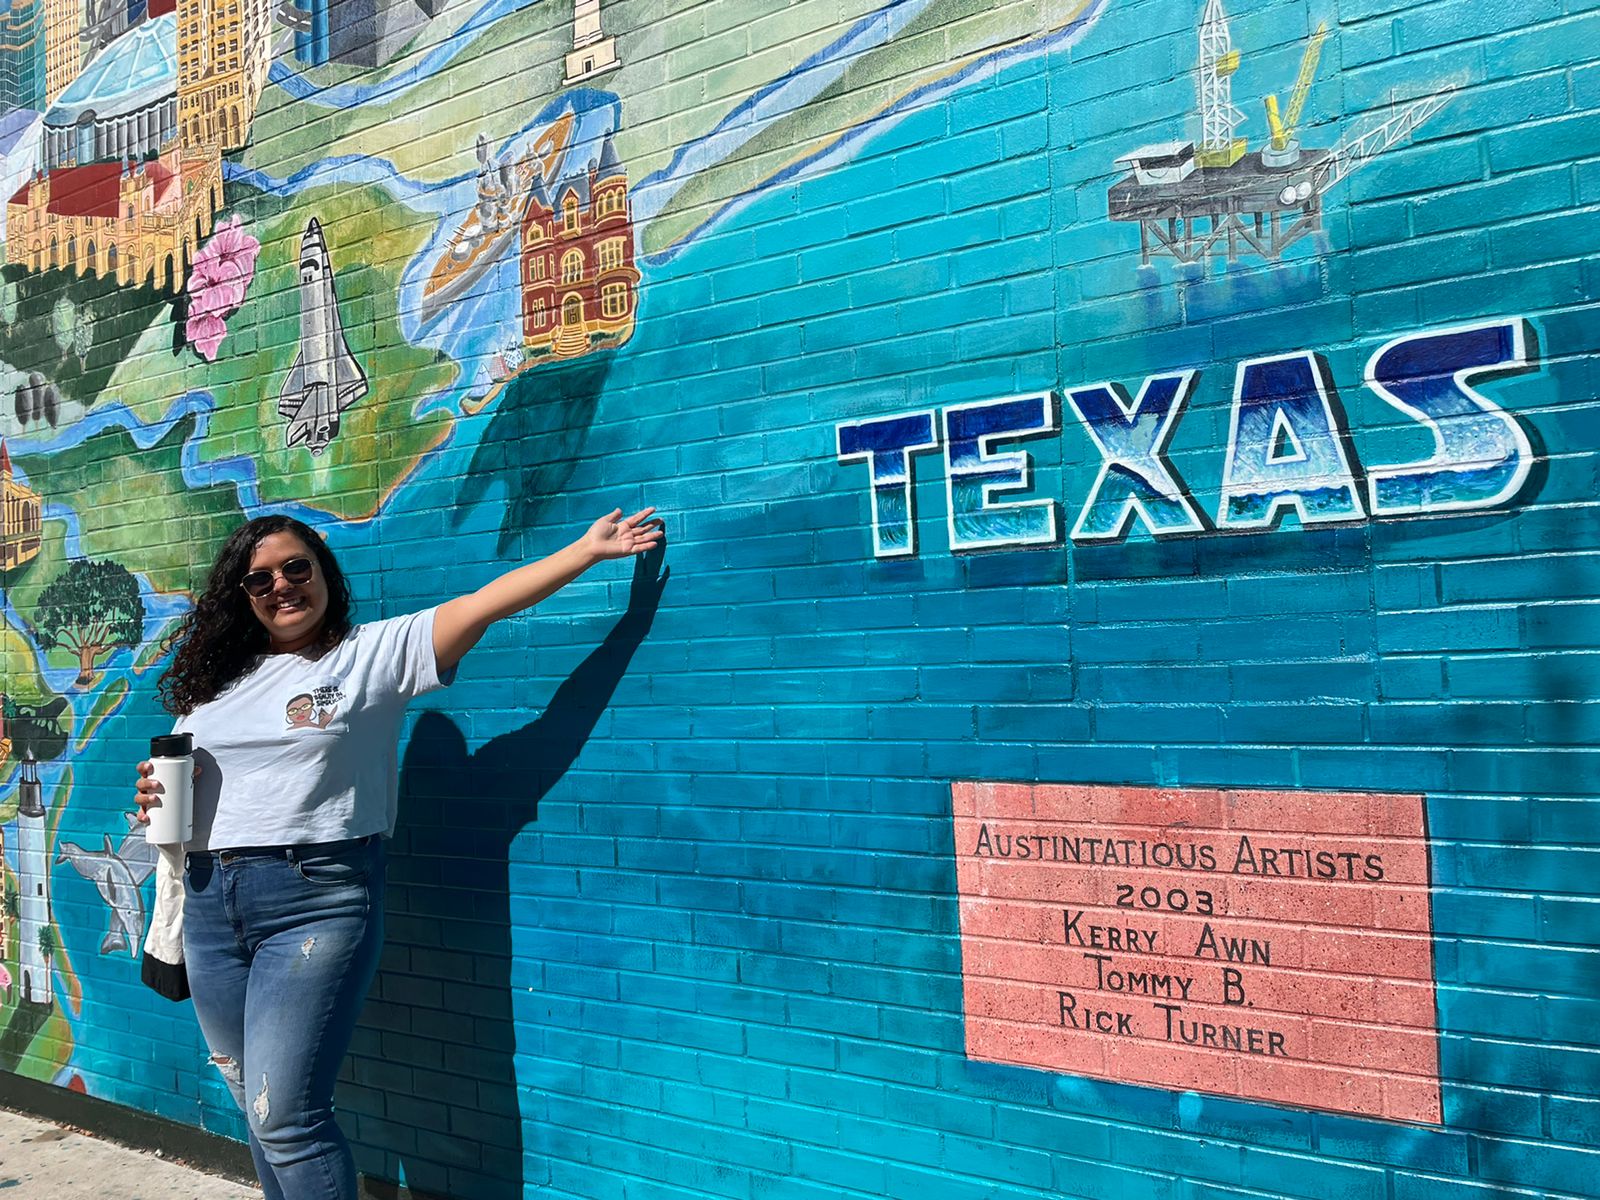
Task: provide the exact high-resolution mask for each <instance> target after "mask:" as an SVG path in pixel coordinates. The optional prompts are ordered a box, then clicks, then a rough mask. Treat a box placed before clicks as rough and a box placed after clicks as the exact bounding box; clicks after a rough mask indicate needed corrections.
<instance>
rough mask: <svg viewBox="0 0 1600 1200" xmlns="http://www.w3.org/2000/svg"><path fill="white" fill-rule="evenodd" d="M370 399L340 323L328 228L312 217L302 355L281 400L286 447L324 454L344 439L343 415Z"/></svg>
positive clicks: (304, 250) (303, 268) (305, 243)
mask: <svg viewBox="0 0 1600 1200" xmlns="http://www.w3.org/2000/svg"><path fill="white" fill-rule="evenodd" d="M366 394H367V377H366V375H365V374H364V373H363V372H362V370H361V367H360V365H359V364H358V363H357V362H356V360H355V358H354V356H353V355H351V353H350V347H349V346H348V345H347V344H346V343H345V340H344V328H343V326H341V325H340V323H339V298H338V296H336V295H335V294H334V290H333V266H332V264H331V263H330V262H329V261H328V243H327V242H326V241H325V240H324V239H323V236H322V226H321V225H320V224H318V223H317V219H316V218H315V217H312V218H311V220H310V221H308V222H307V223H306V232H305V236H304V237H302V238H301V239H300V352H299V354H297V355H296V356H295V360H294V366H292V367H290V368H289V377H288V378H287V379H285V380H284V381H283V391H282V392H281V393H280V394H279V396H278V415H279V416H280V417H283V418H284V419H285V420H287V421H288V422H289V428H288V430H287V431H286V433H285V434H284V445H285V446H294V445H298V444H300V443H304V444H305V447H306V449H308V450H310V451H311V453H312V454H321V453H322V452H323V451H324V450H325V449H327V447H328V443H329V442H331V441H333V439H334V438H335V437H337V436H338V433H339V414H340V413H342V412H343V411H344V410H345V409H347V408H349V407H350V406H351V405H352V404H354V403H355V402H356V401H357V400H359V399H361V397H363V396H365V395H366Z"/></svg>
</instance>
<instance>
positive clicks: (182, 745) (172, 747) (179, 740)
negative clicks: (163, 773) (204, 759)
mask: <svg viewBox="0 0 1600 1200" xmlns="http://www.w3.org/2000/svg"><path fill="white" fill-rule="evenodd" d="M193 753H194V734H192V733H164V734H162V735H161V736H160V737H153V738H151V739H150V757H151V758H187V757H189V755H191V754H193Z"/></svg>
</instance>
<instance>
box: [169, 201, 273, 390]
mask: <svg viewBox="0 0 1600 1200" xmlns="http://www.w3.org/2000/svg"><path fill="white" fill-rule="evenodd" d="M241 225H242V222H241V221H240V219H239V218H238V217H234V218H233V219H232V220H230V221H224V222H223V223H222V224H221V225H218V226H217V228H216V231H215V232H213V233H212V235H211V240H210V241H208V242H207V243H206V244H205V245H204V246H202V247H201V248H200V253H199V254H197V255H195V259H194V263H193V264H192V265H191V266H190V268H189V285H188V292H189V315H188V319H187V320H185V322H184V326H183V335H184V339H185V340H186V341H188V343H189V344H190V345H191V346H193V347H194V348H195V350H196V352H198V353H199V354H200V356H201V357H202V358H204V359H205V360H206V361H207V362H215V361H216V359H217V350H218V349H219V348H220V347H221V345H222V338H223V335H225V334H226V333H227V332H228V326H227V318H228V317H229V316H231V315H232V314H233V313H234V312H235V311H236V310H237V309H238V308H239V306H240V305H241V304H243V303H244V294H245V291H246V289H248V288H249V286H250V281H251V280H252V279H254V278H255V274H256V256H257V255H258V254H260V253H261V243H260V242H258V241H256V239H255V238H253V237H251V236H250V235H249V234H248V233H246V232H244V230H243V229H242V228H241Z"/></svg>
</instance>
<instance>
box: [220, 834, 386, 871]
mask: <svg viewBox="0 0 1600 1200" xmlns="http://www.w3.org/2000/svg"><path fill="white" fill-rule="evenodd" d="M377 839H378V835H377V834H375V833H369V834H367V836H366V837H359V838H346V839H345V840H344V841H340V842H306V843H304V844H302V845H299V846H229V847H228V848H227V849H225V850H191V851H189V856H188V859H189V861H190V862H209V863H221V864H223V865H226V864H228V863H231V862H234V861H236V860H238V859H241V858H286V859H288V860H289V861H290V862H294V861H295V860H296V859H298V858H310V857H317V856H321V855H325V854H342V853H345V852H347V851H350V850H359V849H360V848H361V847H363V846H370V845H371V844H372V843H373V842H375V841H376V840H377Z"/></svg>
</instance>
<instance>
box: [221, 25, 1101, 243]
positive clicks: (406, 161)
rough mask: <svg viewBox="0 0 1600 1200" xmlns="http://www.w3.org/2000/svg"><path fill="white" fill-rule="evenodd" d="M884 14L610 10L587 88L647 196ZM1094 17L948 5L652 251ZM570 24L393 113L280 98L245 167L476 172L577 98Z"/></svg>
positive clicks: (507, 33)
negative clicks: (496, 146)
mask: <svg viewBox="0 0 1600 1200" xmlns="http://www.w3.org/2000/svg"><path fill="white" fill-rule="evenodd" d="M881 7H882V5H881V2H880V0H844V2H843V3H840V2H838V0H798V2H797V3H792V4H789V5H787V6H785V7H783V8H781V9H774V10H773V11H769V12H764V13H760V14H759V15H757V16H755V17H752V16H751V13H750V6H749V4H748V0H669V3H667V4H665V5H658V6H656V7H655V8H654V9H653V10H652V11H651V12H650V13H649V14H648V16H646V14H643V13H641V12H640V11H639V9H638V7H637V6H635V5H629V4H625V3H623V4H614V5H609V6H607V13H606V17H605V29H606V32H607V33H609V34H611V35H612V36H614V37H615V38H616V46H617V56H618V58H619V59H620V60H621V64H622V65H621V66H620V67H619V68H617V69H616V70H614V71H611V72H609V73H607V74H605V75H602V76H600V77H598V78H597V79H594V80H592V81H588V82H587V83H586V84H585V86H591V87H597V88H601V89H603V90H607V91H611V92H614V93H616V95H617V97H618V99H619V100H620V101H621V105H622V113H623V119H622V122H621V129H620V130H619V132H618V135H617V150H618V153H619V155H620V156H621V158H622V160H623V162H624V163H625V164H626V165H627V167H628V171H629V174H630V176H631V177H632V178H633V179H634V180H635V181H636V182H637V181H638V180H640V179H643V178H645V177H646V176H648V175H650V174H651V173H653V172H656V171H659V170H661V169H663V168H665V167H666V166H667V165H668V164H669V163H670V162H671V160H672V157H673V155H674V154H675V153H677V151H678V150H679V149H680V148H681V147H683V146H684V145H685V144H687V143H689V142H691V141H693V140H695V139H696V138H699V137H702V136H704V135H705V134H707V133H709V132H710V131H711V129H713V128H714V127H715V126H716V125H717V123H718V122H720V121H721V120H722V119H723V118H724V117H726V116H727V115H728V114H729V113H730V112H731V111H732V110H733V109H734V108H735V107H737V106H738V105H739V104H740V103H741V102H743V101H744V100H746V99H748V98H749V96H751V95H752V94H753V93H754V92H756V91H757V90H759V89H760V88H762V87H765V86H767V85H769V84H772V83H774V82H775V81H777V80H780V79H782V78H783V77H784V76H786V75H788V74H790V73H791V72H793V71H794V70H795V69H796V68H797V67H799V66H800V64H801V63H803V62H804V61H805V60H806V59H808V58H809V57H811V56H812V55H814V54H816V53H817V52H818V51H820V50H822V49H824V48H825V47H827V46H828V45H830V44H831V43H833V42H835V41H837V40H838V39H839V38H840V37H841V36H842V35H843V34H844V33H845V31H846V30H847V29H849V28H850V27H851V26H852V25H853V24H854V23H856V22H857V21H859V20H861V19H862V18H863V17H865V16H867V15H869V14H870V13H873V12H876V11H877V10H878V9H879V8H881ZM1085 7H1086V0H1002V2H999V3H997V2H995V0H933V2H932V3H931V4H929V5H928V7H927V8H926V9H925V10H924V11H923V12H922V13H920V14H919V15H918V16H917V17H916V18H915V19H914V20H912V21H910V22H908V24H907V25H906V26H905V27H904V28H903V29H901V30H899V31H898V32H897V33H896V35H895V37H894V38H893V40H891V41H889V42H888V43H887V44H885V45H882V46H879V47H877V48H875V49H871V50H867V51H864V52H861V53H859V54H857V55H856V56H855V57H853V58H852V59H851V60H850V62H849V65H848V67H847V68H846V69H845V71H844V73H843V74H842V76H841V77H840V78H839V79H838V80H836V81H834V82H833V83H832V84H831V85H829V86H828V87H827V88H826V89H824V90H823V91H822V92H821V93H820V94H819V95H817V96H816V97H814V98H811V99H809V100H808V101H807V102H806V103H805V104H804V105H801V106H799V107H796V108H795V109H793V110H792V111H790V112H789V113H787V114H786V115H785V116H784V117H783V118H781V119H780V120H778V121H776V122H774V123H773V124H772V125H771V126H769V127H768V128H767V129H766V130H764V131H763V132H762V134H761V135H759V136H758V137H756V138H754V139H752V140H751V141H750V142H748V143H746V144H744V145H743V146H740V147H738V148H737V149H735V150H733V151H731V152H730V153H729V154H728V155H727V156H726V157H725V158H724V159H723V160H721V161H720V162H717V163H714V164H711V165H710V166H708V167H706V168H704V169H703V170H701V171H700V172H699V173H698V174H697V175H696V177H695V178H694V180H693V181H692V182H691V183H690V184H689V185H688V186H686V187H685V188H683V189H682V190H681V191H679V192H678V193H677V194H675V195H674V196H673V197H671V198H670V199H669V200H668V202H667V205H666V207H665V208H664V209H663V210H662V211H661V212H660V213H658V214H655V215H654V216H653V218H652V220H651V221H650V223H649V224H648V225H647V226H646V227H645V229H644V231H643V248H644V249H645V250H646V251H647V252H654V251H658V250H661V249H663V248H665V247H666V246H668V245H671V244H672V243H673V242H675V241H677V240H678V239H679V238H681V237H683V236H684V235H685V234H687V233H689V232H691V231H692V230H694V229H695V228H697V227H698V226H699V225H700V224H702V223H703V222H704V221H705V220H706V219H707V218H708V217H709V216H711V215H712V214H713V213H714V212H715V211H716V209H717V208H719V207H720V206H721V205H722V204H723V203H725V202H726V201H728V200H729V199H731V198H733V197H734V196H738V195H740V194H742V193H744V192H747V191H749V190H751V189H752V188H754V187H755V186H757V185H758V184H759V183H761V182H762V181H763V180H765V179H768V178H770V177H771V176H772V175H773V174H774V173H775V172H777V171H779V170H781V169H782V168H784V167H786V166H788V165H790V164H792V163H794V162H796V161H798V160H800V159H802V158H805V157H807V156H809V155H810V154H812V153H814V152H816V151H817V150H819V149H821V148H823V147H825V146H826V145H827V144H828V143H829V142H831V141H832V140H833V139H835V138H837V137H838V136H839V134H841V133H842V132H844V131H846V130H848V129H851V128H853V127H854V126H855V125H857V124H859V123H860V122H861V121H862V120H864V119H866V118H867V117H869V116H870V115H872V114H873V113H875V112H878V111H881V110H882V109H883V108H885V107H886V106H887V105H889V104H891V103H893V102H895V101H897V100H899V99H900V98H902V97H903V96H905V95H906V94H908V93H909V92H911V91H913V90H914V89H916V88H917V87H920V86H922V85H924V84H926V83H928V82H929V81H931V80H933V79H936V78H938V77H939V76H941V75H944V74H948V73H949V72H951V71H954V70H957V69H959V68H960V67H961V66H962V65H964V64H965V63H966V62H969V61H970V60H971V59H973V58H974V57H976V56H979V55H982V54H984V53H987V52H990V51H993V50H995V49H997V48H999V47H1002V46H1006V45H1010V44H1014V43H1017V42H1020V41H1024V40H1027V39H1029V38H1035V37H1040V36H1042V35H1044V34H1046V33H1048V32H1050V31H1052V30H1055V29H1059V28H1061V27H1063V26H1064V25H1066V24H1067V23H1068V22H1069V21H1071V20H1072V19H1074V18H1075V17H1077V16H1078V15H1079V14H1081V12H1082V11H1083V10H1084V8H1085ZM660 9H664V10H665V11H659V10H660ZM567 12H568V10H567V9H566V8H565V7H564V6H562V5H552V4H535V5H532V6H531V7H529V8H525V9H522V10H520V11H518V12H515V13H512V14H510V15H509V16H507V17H504V18H502V19H501V20H500V21H498V22H496V23H495V24H494V25H493V26H491V27H489V28H488V29H487V30H484V31H481V32H480V33H479V34H478V35H477V36H476V38H475V40H474V41H473V43H472V44H471V45H470V46H469V47H468V48H467V49H466V50H464V51H462V52H461V54H459V55H458V56H457V57H456V58H455V59H454V60H453V61H452V62H451V63H449V64H448V65H447V66H446V67H445V68H444V69H443V70H441V71H438V72H437V73H435V74H434V75H432V76H430V77H429V78H428V79H427V80H425V81H423V82H421V83H419V84H417V85H415V86H414V87H412V88H411V89H409V90H406V91H402V92H400V93H399V94H397V95H396V96H395V98H394V99H393V100H391V101H389V102H388V103H386V104H367V105H362V106H361V107H359V108H357V109H352V110H344V109H321V108H316V107H315V106H313V105H312V104H311V103H310V102H305V103H301V102H297V101H294V100H291V99H290V98H289V96H288V95H287V94H286V93H285V92H283V91H282V90H281V89H269V90H268V92H267V94H266V95H265V96H264V97H263V101H262V104H261V107H260V108H259V109H258V110H257V114H256V120H255V124H254V126H253V129H252V144H251V146H250V147H249V148H248V149H247V151H246V152H245V161H246V163H247V164H248V165H250V166H254V167H258V168H260V169H262V170H265V171H268V172H270V173H272V174H274V175H276V176H279V177H284V176H287V175H290V174H292V173H293V172H295V171H297V170H299V169H301V168H302V167H305V166H307V165H309V164H311V163H314V162H317V161H319V160H321V159H323V158H326V157H330V156H334V155H339V154H372V155H376V156H378V157H381V158H384V159H387V160H388V161H390V162H391V163H393V164H394V166H395V168H396V169H397V170H399V171H400V172H401V173H402V174H404V175H406V176H408V177H409V178H413V179H416V180H419V181H433V180H439V179H445V178H450V177H454V176H457V175H461V174H463V173H465V172H469V171H471V170H472V169H473V167H474V165H475V162H474V159H473V142H474V138H475V136H476V134H477V132H478V131H480V130H481V131H482V132H484V133H485V134H487V135H488V137H489V138H490V140H491V141H493V142H496V143H498V142H499V141H501V140H503V139H505V138H506V137H509V136H510V135H511V134H513V133H515V132H516V131H517V130H519V129H521V128H523V127H524V126H525V125H527V124H528V122H529V121H531V120H532V119H533V118H534V117H535V116H536V115H537V114H538V112H539V110H540V109H541V108H543V106H544V105H545V104H547V103H548V102H549V101H550V100H551V99H553V98H554V97H555V96H557V95H558V94H559V93H560V92H561V90H562V88H563V86H564V85H563V83H562V75H563V71H564V57H565V54H566V52H567V50H568V49H570V48H571V41H570V38H571V28H570V22H569V20H568V18H567ZM402 61H403V62H409V61H410V60H409V58H408V59H407V60H402ZM400 65H401V64H400V63H397V64H396V67H397V68H398V67H399V66H400ZM317 70H318V71H321V70H324V68H317ZM313 77H314V76H313ZM508 77H514V78H515V79H516V80H517V82H518V86H517V89H516V95H517V96H518V97H520V98H521V99H520V100H519V101H517V102H513V103H509V104H506V103H504V102H503V101H504V97H503V96H501V95H497V97H496V102H495V103H494V104H488V103H486V102H485V97H484V89H486V88H497V87H499V86H500V81H501V80H502V79H505V78H508ZM369 78H370V77H369ZM366 81H367V80H366V79H364V80H363V82H366ZM329 82H332V80H331V79H330V80H329ZM308 113H315V114H316V115H315V117H314V118H312V119H308V116H307V114H308ZM423 113H425V114H426V126H425V128H421V129H419V118H418V116H417V114H423Z"/></svg>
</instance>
